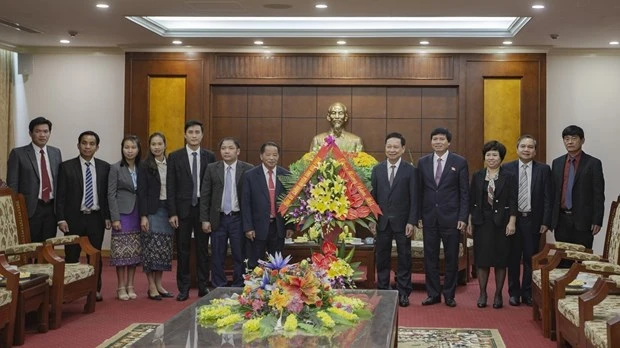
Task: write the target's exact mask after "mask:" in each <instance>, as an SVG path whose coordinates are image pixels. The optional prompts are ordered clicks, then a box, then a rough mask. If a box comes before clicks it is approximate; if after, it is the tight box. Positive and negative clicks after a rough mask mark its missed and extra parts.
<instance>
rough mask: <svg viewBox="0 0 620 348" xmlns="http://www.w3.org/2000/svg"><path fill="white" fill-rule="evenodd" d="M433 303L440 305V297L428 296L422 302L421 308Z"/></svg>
mask: <svg viewBox="0 0 620 348" xmlns="http://www.w3.org/2000/svg"><path fill="white" fill-rule="evenodd" d="M435 303H441V297H439V296H437V297H432V296H429V297H427V298H426V299H425V300H424V301H422V306H430V305H434V304H435Z"/></svg>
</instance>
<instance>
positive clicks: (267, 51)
mask: <svg viewBox="0 0 620 348" xmlns="http://www.w3.org/2000/svg"><path fill="white" fill-rule="evenodd" d="M263 52H264V53H271V51H269V50H264V51H263Z"/></svg>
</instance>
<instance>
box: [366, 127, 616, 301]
mask: <svg viewBox="0 0 620 348" xmlns="http://www.w3.org/2000/svg"><path fill="white" fill-rule="evenodd" d="M430 140H431V146H432V148H433V152H432V153H431V154H428V155H426V156H423V157H421V158H420V160H419V161H418V165H417V167H414V166H413V165H411V164H409V163H406V162H404V161H403V160H402V155H403V153H404V152H405V138H404V137H403V136H402V135H401V134H399V133H390V134H388V135H387V137H386V139H385V153H386V160H385V161H383V162H381V163H379V164H378V165H377V166H376V167H375V168H373V171H372V177H371V182H372V195H373V197H374V199H375V200H376V202H377V203H378V204H379V206H380V207H381V210H382V212H383V215H381V216H379V219H378V221H377V223H376V224H372V225H371V226H370V231H371V232H372V233H373V234H375V235H376V249H375V250H376V260H377V263H376V265H377V286H378V288H379V289H388V288H389V281H390V271H391V270H390V256H391V250H392V240H394V241H395V242H396V250H397V254H398V256H397V257H398V259H397V270H395V278H396V289H397V290H398V292H399V304H400V305H401V306H403V307H406V306H408V305H409V296H410V294H411V241H410V239H409V238H410V237H411V235H412V232H413V228H414V226H415V224H417V225H418V227H419V228H422V229H423V239H424V240H423V244H424V269H425V276H426V277H425V278H426V280H425V285H426V292H427V297H426V298H425V299H424V300H423V301H422V305H425V306H427V305H433V304H436V303H440V302H441V296H442V295H443V297H444V300H445V304H446V305H447V306H448V307H455V306H456V300H455V291H456V282H457V272H458V253H459V240H460V239H461V237H460V236H461V233H468V234H469V235H472V236H473V239H474V264H475V266H474V267H476V269H477V274H478V283H479V288H480V296H479V298H478V301H477V306H478V307H479V308H484V307H486V306H487V283H488V279H489V272H490V268H491V267H493V268H494V272H495V294H494V299H493V308H502V307H503V298H502V290H503V287H504V283H505V280H506V274H508V292H509V295H510V300H509V304H510V305H512V306H519V305H520V304H521V303H525V304H527V305H532V285H531V283H532V256H533V255H534V254H536V253H537V252H538V251H539V245H540V239H541V238H545V239H546V234H545V233H546V232H548V231H551V232H554V237H555V239H556V240H557V241H564V242H570V243H577V244H581V245H584V246H585V247H587V248H591V247H592V242H593V237H594V236H595V235H596V234H597V233H598V232H599V231H600V229H601V225H602V221H603V213H604V203H605V196H604V191H605V181H604V177H603V170H602V165H601V161H600V160H598V159H597V158H595V157H592V156H590V155H588V154H586V153H585V152H584V151H583V150H582V145H583V143H584V142H585V134H584V131H583V129H582V128H581V127H579V126H576V125H570V126H568V127H566V128H565V129H564V130H563V132H562V140H563V142H564V146H565V148H566V151H567V153H566V154H565V155H563V156H560V157H558V158H557V159H555V160H554V161H553V164H552V168H550V167H549V166H548V165H546V164H544V163H540V162H536V161H534V157H535V156H536V148H537V142H536V139H534V138H533V137H532V136H531V135H523V136H521V137H520V138H519V139H518V140H517V155H518V157H519V159H518V160H515V161H512V162H509V163H506V164H503V165H502V163H503V160H504V157H505V155H506V147H505V146H504V145H503V144H501V143H500V142H498V141H495V140H492V141H489V142H487V143H485V144H484V146H483V149H482V156H483V159H484V163H485V167H484V168H483V169H481V170H479V171H477V172H476V173H474V174H473V175H472V178H471V182H470V179H469V172H468V164H467V161H466V160H465V158H463V157H461V156H459V155H457V154H455V153H452V152H450V151H449V150H448V149H449V146H450V142H451V141H452V134H451V133H450V132H449V131H448V130H447V129H445V128H437V129H435V130H433V131H432V132H431V135H430ZM441 244H443V252H444V257H445V274H444V281H443V285H442V284H441V283H440V274H439V251H440V245H441ZM521 264H523V271H522V272H521Z"/></svg>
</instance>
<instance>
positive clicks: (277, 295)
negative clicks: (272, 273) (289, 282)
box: [269, 288, 291, 311]
mask: <svg viewBox="0 0 620 348" xmlns="http://www.w3.org/2000/svg"><path fill="white" fill-rule="evenodd" d="M290 301H291V296H290V295H289V293H288V292H287V291H285V290H283V289H278V288H276V289H274V290H273V291H272V292H271V298H270V299H269V305H270V306H272V307H275V308H276V309H277V310H278V311H281V310H282V309H284V308H286V306H288V303H289V302H290Z"/></svg>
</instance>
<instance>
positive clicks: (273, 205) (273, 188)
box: [269, 169, 276, 217]
mask: <svg viewBox="0 0 620 348" xmlns="http://www.w3.org/2000/svg"><path fill="white" fill-rule="evenodd" d="M269 203H270V205H271V209H270V212H269V214H270V216H271V217H275V216H276V185H274V184H273V170H271V169H270V170H269Z"/></svg>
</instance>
